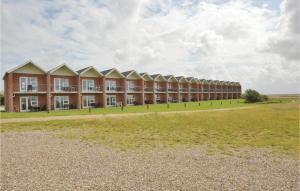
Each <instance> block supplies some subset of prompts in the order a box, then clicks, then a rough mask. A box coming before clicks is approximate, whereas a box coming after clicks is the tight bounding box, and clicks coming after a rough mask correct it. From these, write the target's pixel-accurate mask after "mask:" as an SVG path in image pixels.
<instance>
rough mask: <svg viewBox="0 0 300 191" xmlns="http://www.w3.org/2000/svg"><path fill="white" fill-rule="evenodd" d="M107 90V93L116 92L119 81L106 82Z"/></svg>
mask: <svg viewBox="0 0 300 191" xmlns="http://www.w3.org/2000/svg"><path fill="white" fill-rule="evenodd" d="M105 84H106V90H107V91H114V90H116V88H117V81H116V80H106V82H105Z"/></svg>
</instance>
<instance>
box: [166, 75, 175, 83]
mask: <svg viewBox="0 0 300 191" xmlns="http://www.w3.org/2000/svg"><path fill="white" fill-rule="evenodd" d="M163 77H164V78H165V79H166V80H167V81H168V82H169V80H170V79H171V78H174V79H175V80H176V82H178V80H177V79H176V77H175V76H174V75H170V77H169V79H167V78H166V76H163Z"/></svg>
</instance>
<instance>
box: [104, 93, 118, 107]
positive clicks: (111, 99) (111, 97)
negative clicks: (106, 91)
mask: <svg viewBox="0 0 300 191" xmlns="http://www.w3.org/2000/svg"><path fill="white" fill-rule="evenodd" d="M106 104H107V106H115V105H116V104H117V99H116V96H115V95H108V96H107V98H106Z"/></svg>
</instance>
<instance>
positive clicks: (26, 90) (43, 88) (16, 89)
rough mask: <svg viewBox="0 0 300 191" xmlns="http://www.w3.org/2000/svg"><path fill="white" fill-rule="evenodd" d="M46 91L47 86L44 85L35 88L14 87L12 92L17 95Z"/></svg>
mask: <svg viewBox="0 0 300 191" xmlns="http://www.w3.org/2000/svg"><path fill="white" fill-rule="evenodd" d="M46 91H47V86H46V84H38V85H37V86H33V85H27V86H25V87H24V86H23V87H20V86H19V85H18V86H14V92H18V93H31V92H33V93H34V92H46Z"/></svg>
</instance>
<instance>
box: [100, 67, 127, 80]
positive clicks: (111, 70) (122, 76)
mask: <svg viewBox="0 0 300 191" xmlns="http://www.w3.org/2000/svg"><path fill="white" fill-rule="evenodd" d="M113 71H116V72H117V73H118V74H119V75H120V76H121V78H125V76H124V75H123V74H122V73H121V72H119V70H117V69H116V68H112V69H110V71H109V72H108V73H107V74H105V75H104V76H108V75H109V74H111V73H112V72H113Z"/></svg>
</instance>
